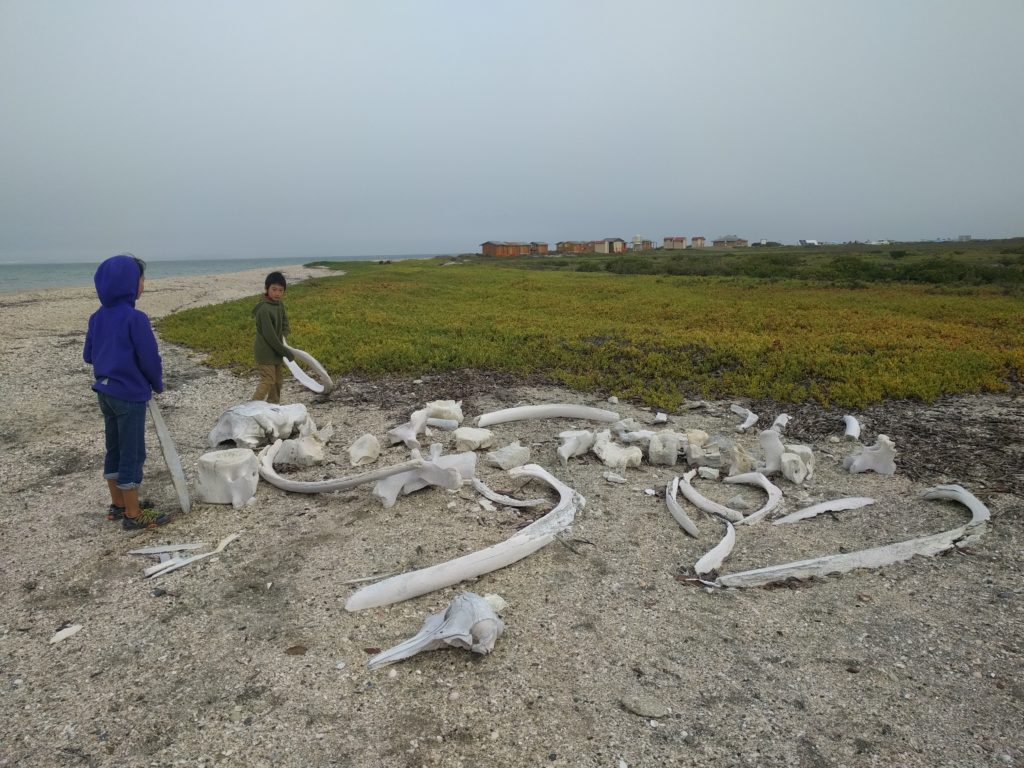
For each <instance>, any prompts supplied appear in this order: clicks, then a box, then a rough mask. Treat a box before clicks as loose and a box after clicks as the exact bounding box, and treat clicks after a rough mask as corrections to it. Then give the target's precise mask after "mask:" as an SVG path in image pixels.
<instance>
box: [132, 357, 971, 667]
mask: <svg viewBox="0 0 1024 768" xmlns="http://www.w3.org/2000/svg"><path fill="white" fill-rule="evenodd" d="M293 352H294V353H295V355H294V356H295V357H296V358H297V359H302V360H303V362H304V363H306V364H307V365H309V366H310V367H311V368H312V369H313V370H314V371H316V372H317V374H318V376H319V378H320V379H321V382H322V384H318V383H317V382H312V380H310V381H311V382H312V386H311V385H310V383H308V382H303V383H305V384H306V385H307V386H310V388H311V389H313V390H314V391H323V390H324V389H329V387H330V386H333V383H332V382H331V381H330V377H329V376H327V374H326V372H325V371H323V370H322V368H321V367H320V366H319V363H316V361H315V360H313V359H312V358H311V357H310V356H308V355H306V354H305V353H301V351H300V350H293ZM293 372H294V371H293ZM304 375H305V374H303V376H304ZM306 378H307V379H308V378H309V377H308V376H307V377H306ZM300 380H301V378H300ZM318 386H319V387H320V390H317V389H316V387H318ZM461 406H462V404H461V402H455V401H452V400H438V401H433V402H430V403H427V404H426V405H425V406H424V407H423V408H420V409H418V410H416V411H414V412H413V413H412V414H411V415H410V417H409V420H408V421H407V422H404V423H402V424H399V425H397V426H396V427H394V428H392V429H391V430H389V431H388V432H387V435H386V436H384V440H383V441H381V440H379V439H378V438H377V436H375V435H371V434H364V435H361V436H360V437H358V438H356V439H355V440H354V441H353V442H352V443H351V445H350V446H349V447H348V459H349V464H350V465H351V466H352V468H353V469H354V470H356V471H355V472H354V473H353V474H350V475H347V476H345V477H339V478H335V479H326V480H317V481H303V480H294V479H291V478H289V477H287V476H284V475H282V474H280V473H279V472H278V470H277V469H276V468H275V467H276V466H285V465H287V466H291V467H311V466H315V465H317V464H319V463H320V462H322V461H323V460H324V457H325V453H324V451H325V445H326V444H327V443H328V441H329V440H330V439H331V438H332V437H333V432H334V430H333V428H332V427H331V426H327V427H324V428H318V427H317V425H316V423H315V422H314V421H313V419H312V417H311V416H310V414H309V412H308V411H307V410H306V407H305V406H304V405H301V404H292V405H272V404H269V403H266V402H262V401H253V402H248V403H242V404H240V405H236V406H233V407H231V408H229V409H227V410H226V411H225V412H224V413H223V414H222V415H221V417H220V418H219V419H218V421H217V423H216V425H215V426H214V427H213V429H211V431H210V434H209V437H208V440H209V444H210V447H211V449H212V450H211V451H210V452H208V453H206V454H204V455H203V456H202V457H201V459H200V461H199V477H198V482H197V489H196V491H197V498H198V499H199V500H201V501H205V502H207V503H214V504H232V505H233V506H234V507H236V508H238V507H241V506H243V505H244V504H246V503H247V502H248V501H250V500H251V499H252V498H253V496H254V495H255V493H256V490H257V485H258V481H259V479H262V480H264V481H266V482H267V483H270V484H271V485H274V486H275V487H277V488H280V489H281V490H284V491H288V492H292V493H329V492H332V491H338V490H343V489H349V488H354V487H356V486H359V485H370V484H372V485H373V489H372V493H373V496H374V497H375V498H377V499H378V500H379V501H380V503H381V505H382V506H384V507H390V506H393V505H394V504H396V503H398V501H399V499H400V498H401V497H403V496H405V495H408V494H411V493H415V492H417V491H420V490H422V489H424V488H429V487H437V488H444V489H448V490H457V489H459V488H462V487H463V486H469V487H472V488H473V489H475V491H476V492H477V493H478V494H479V496H480V503H481V505H483V506H485V507H486V505H491V506H490V507H489V508H492V509H493V505H494V504H500V505H503V506H507V507H512V508H519V509H530V508H543V507H545V506H549V505H550V509H549V511H547V512H546V513H544V514H542V515H541V516H540V517H538V518H537V519H536V520H535V521H534V522H532V523H530V524H529V525H527V526H526V527H524V528H522V529H521V530H519V531H518V532H516V533H515V534H514V535H512V536H510V537H509V538H508V539H506V540H505V541H500V542H496V543H494V544H492V545H491V546H489V547H485V548H484V549H481V550H477V551H475V552H470V553H468V554H465V555H462V556H460V557H457V558H454V559H452V560H447V561H444V562H441V563H437V564H435V565H431V566H428V567H425V568H420V569H417V570H414V571H409V572H406V573H398V574H394V575H388V576H386V577H382V578H379V579H374V578H373V577H368V578H366V579H356V580H355V582H360V581H366V582H372V583H369V584H366V585H365V586H362V587H360V588H358V589H356V591H355V592H354V593H353V594H352V595H351V596H350V597H349V598H348V600H347V601H346V603H345V608H346V610H348V611H360V610H366V609H370V608H376V607H381V606H387V605H391V604H394V603H398V602H401V601H404V600H409V599H411V598H414V597H418V596H420V595H425V594H429V593H431V592H435V591H437V590H440V589H445V588H448V587H452V586H454V585H457V584H459V583H461V582H465V581H467V580H470V579H475V578H478V577H480V576H482V575H484V574H486V573H489V572H491V571H495V570H498V569H500V568H505V567H509V566H512V565H513V564H514V563H516V562H518V561H519V560H522V559H523V558H525V557H528V556H530V555H531V554H533V553H534V552H536V551H538V550H540V549H542V548H543V547H545V546H546V545H547V544H549V543H551V542H552V541H554V540H555V538H557V537H558V536H559V535H561V534H563V533H564V532H565V531H567V530H568V529H569V527H570V526H571V525H572V523H573V520H574V519H575V516H576V514H577V513H578V512H579V511H580V510H583V509H584V507H585V505H586V500H585V498H584V497H583V495H582V494H581V493H579V491H577V490H576V489H574V488H572V487H570V486H568V485H567V484H565V483H563V482H562V481H561V480H559V479H558V478H557V477H555V476H554V475H553V474H551V472H549V471H548V470H546V469H544V468H543V467H541V466H540V465H538V464H536V463H531V456H530V447H529V446H523V445H520V444H519V442H518V441H513V442H511V443H508V444H505V445H500V444H499V443H500V441H499V439H498V438H497V436H496V435H495V433H494V432H493V431H492V430H491V429H489V428H488V427H491V426H494V425H498V424H505V423H509V422H516V421H523V420H537V419H571V420H574V421H576V422H594V423H595V424H596V425H597V426H598V428H597V429H571V430H565V431H560V432H557V436H558V439H559V441H560V445H559V447H558V448H557V450H556V452H555V453H556V458H557V463H558V464H559V466H561V467H562V468H563V469H564V468H566V467H567V466H568V461H569V460H570V459H572V458H582V457H586V456H587V455H588V454H592V455H593V456H595V457H596V458H597V459H598V460H599V461H601V462H602V463H603V464H604V465H605V466H606V467H607V468H608V471H607V472H605V473H604V477H605V479H606V480H607V481H608V482H610V483H620V482H626V477H624V475H627V473H628V471H629V469H630V468H634V467H639V466H640V465H641V463H642V462H644V461H645V460H646V461H647V463H648V464H650V465H655V466H666V467H674V466H676V465H677V464H678V463H679V461H680V460H682V461H683V462H685V464H687V465H689V468H688V469H686V470H685V471H683V472H681V473H679V474H673V476H672V478H671V479H670V480H669V481H668V484H667V486H666V487H665V491H664V499H665V505H666V507H667V509H668V512H669V515H670V516H671V518H672V519H673V520H674V521H675V523H676V524H677V525H678V527H679V528H680V529H681V530H682V532H684V533H685V534H687V535H689V536H692V537H695V538H696V537H698V536H699V535H700V531H701V528H703V527H711V528H712V529H714V528H715V527H717V529H718V530H719V531H720V540H719V542H718V544H716V545H715V546H714V547H712V548H711V549H710V550H708V551H707V552H706V553H705V554H703V555H702V556H701V557H699V558H698V559H697V560H696V561H695V562H694V563H693V565H692V571H693V573H694V579H695V580H697V581H699V582H701V583H703V584H705V585H707V586H708V587H710V588H723V587H732V588H743V587H758V586H765V585H768V584H773V583H781V582H785V581H788V580H790V579H808V578H811V577H816V576H825V575H828V574H837V573H845V572H848V571H852V570H855V569H860V568H879V567H882V566H885V565H890V564H892V563H896V562H900V561H902V560H907V559H909V558H911V557H913V556H915V555H923V556H932V555H935V554H938V553H941V552H945V551H948V550H950V549H953V548H956V547H961V546H964V545H966V544H969V543H971V542H973V541H975V540H977V539H978V537H980V536H981V535H982V534H983V533H984V531H985V528H986V525H987V522H988V520H989V512H988V509H987V508H986V507H985V506H984V504H982V503H981V502H980V501H979V500H978V499H977V498H976V497H975V496H973V495H972V494H971V493H970V492H969V491H968V490H966V489H965V488H962V487H961V486H959V485H940V486H936V487H934V488H931V489H928V490H927V491H926V492H925V493H924V494H923V498H925V499H927V500H950V501H954V502H958V503H959V504H961V505H963V506H964V507H966V508H967V510H968V511H969V512H970V515H971V517H970V520H969V521H968V522H966V523H965V524H963V525H960V526H958V527H956V528H953V529H950V530H947V531H942V532H940V533H936V534H932V535H929V536H922V537H919V538H914V539H908V540H906V541H901V542H896V543H893V544H888V545H885V546H880V547H874V548H871V549H865V550H858V551H854V552H842V553H838V554H829V555H823V556H820V557H815V558H811V559H807V560H802V561H798V562H793V563H783V564H774V565H768V566H765V567H763V568H758V569H755V570H750V571H744V572H740V573H726V572H725V564H726V562H727V560H728V557H729V555H730V553H731V552H732V550H733V548H734V546H735V545H736V543H737V540H738V539H739V538H740V537H742V536H745V535H749V534H748V533H747V530H748V529H749V528H751V527H752V526H754V525H757V524H758V523H762V522H763V521H766V520H771V522H772V523H773V524H774V525H791V524H795V523H798V522H802V521H807V520H811V519H812V518H814V517H816V516H818V515H820V514H822V513H836V512H844V511H850V510H857V509H860V508H862V507H866V506H870V505H871V504H873V503H875V499H872V498H867V497H847V498H836V499H831V500H827V501H823V502H820V503H817V504H814V505H811V506H808V507H805V508H803V509H798V510H796V511H793V512H790V513H788V514H785V515H783V514H781V513H780V510H781V508H782V506H783V502H784V498H785V491H784V488H785V487H786V486H787V484H788V485H789V486H793V487H799V486H800V485H801V484H802V483H804V482H805V481H806V480H807V479H809V478H811V477H812V476H813V474H814V469H815V456H814V453H813V451H812V450H811V448H810V447H809V446H805V445H798V444H793V443H787V442H786V441H785V440H784V432H785V430H786V428H787V426H788V425H789V423H790V421H791V418H790V417H789V416H788V415H786V414H781V415H780V416H778V417H777V418H776V419H775V421H774V422H773V423H772V425H771V427H769V428H768V429H765V430H762V431H761V432H759V433H757V443H758V445H759V446H760V452H759V455H752V454H751V453H749V452H747V451H745V450H744V449H742V448H740V447H739V446H737V445H736V444H735V442H734V441H733V440H732V438H729V437H728V436H715V437H711V436H709V435H708V434H707V433H705V432H703V431H702V430H698V429H691V430H686V431H675V430H673V429H672V428H671V425H670V424H669V419H668V417H667V416H666V415H665V414H663V413H658V414H656V415H655V417H654V419H653V420H652V423H651V425H650V426H651V427H654V429H650V428H648V427H646V426H645V425H641V424H639V423H637V422H635V421H633V420H631V419H621V418H620V416H619V414H618V413H616V412H614V411H609V410H605V409H602V408H594V407H589V406H582V405H573V404H547V405H528V406H519V407H515V408H507V409H503V410H499V411H493V412H490V413H484V414H481V415H480V416H479V417H477V418H476V419H475V420H473V423H472V425H470V424H466V425H463V422H464V421H465V417H464V415H463V413H462V407H461ZM730 410H731V412H732V413H734V414H735V415H736V416H738V417H739V418H740V419H741V421H740V423H739V424H737V425H736V432H739V433H745V432H748V431H750V430H753V429H754V427H755V425H756V424H757V422H758V421H759V419H760V417H759V416H758V415H757V414H755V413H753V412H751V411H750V410H748V409H746V408H744V407H742V406H740V405H738V404H734V405H732V406H731V408H730ZM840 427H841V428H842V435H843V439H844V440H845V441H848V442H853V443H855V444H856V445H855V446H854V450H855V452H854V453H853V454H852V455H850V456H848V457H846V458H845V459H844V460H842V462H841V466H842V468H843V469H844V470H846V471H848V472H850V473H860V472H875V473H878V474H880V475H892V474H894V473H895V472H896V447H895V445H894V443H893V441H892V440H891V439H890V438H889V437H888V436H886V435H884V434H879V435H878V436H877V438H876V441H875V443H873V444H871V445H862V444H861V443H860V435H861V425H860V423H859V422H858V420H857V419H856V418H855V417H853V416H849V415H848V416H845V417H844V419H843V424H842V425H837V432H838V431H839V430H840ZM431 429H435V430H443V431H448V432H451V433H452V437H453V439H454V443H455V448H456V452H455V453H450V454H445V453H444V451H443V448H442V446H441V444H439V443H430V444H429V445H427V446H424V445H423V442H422V441H424V440H426V439H427V438H429V437H430V436H431V435H432V434H433V433H431V431H430V430H431ZM751 434H753V433H751ZM382 442H384V443H386V444H387V445H390V446H399V445H401V446H402V447H403V448H404V449H405V450H407V451H408V457H407V459H406V460H405V461H403V462H400V463H398V464H393V465H390V466H386V467H378V468H373V465H374V464H376V463H377V462H378V460H379V459H380V457H381V453H382V449H381V444H382ZM255 451H259V453H258V454H257V453H255ZM478 457H479V460H482V461H483V462H485V463H486V464H487V465H488V466H493V467H496V468H499V469H501V470H503V471H505V472H506V473H507V476H508V478H509V481H510V484H511V485H514V486H515V487H518V488H520V489H522V488H523V487H524V486H525V485H527V484H530V485H531V486H535V485H536V484H537V483H539V484H541V485H543V486H546V487H547V490H548V491H549V492H553V493H554V494H555V495H556V496H557V501H554V502H552V501H551V500H549V498H548V497H547V496H538V495H537V494H536V492H534V493H533V494H532V497H531V494H529V493H528V492H527V491H522V494H523V495H524V496H525V498H516V497H514V496H511V495H508V494H503V493H499V492H496V491H494V490H492V489H491V488H490V487H489V486H488V485H486V484H485V483H484V482H483V481H482V480H481V479H480V478H478V477H477V476H476V468H477V463H478ZM723 472H724V473H725V477H724V478H721V479H720V475H721V474H722V473H723ZM773 478H774V479H773ZM698 481H699V482H701V483H704V482H720V483H723V484H732V485H747V486H753V487H756V488H759V489H761V490H762V491H763V492H764V502H763V504H761V506H760V507H757V508H756V509H750V508H749V506H752V505H743V504H741V503H740V502H741V501H742V499H740V498H739V497H735V498H734V499H733V500H732V501H730V502H728V503H726V504H721V503H719V502H717V501H713V500H712V499H710V498H708V497H707V496H705V495H704V494H703V493H701V491H700V490H699V488H698V486H697V483H698ZM648 493H649V494H652V495H656V492H655V491H653V490H650V491H648ZM730 505H731V506H730ZM744 506H745V507H747V508H742V507H744ZM697 513H699V514H697ZM772 518H774V519H772ZM804 524H805V525H806V524H813V523H804ZM230 540H233V537H229V540H225V541H222V542H221V543H220V545H219V546H218V547H217V549H216V550H214V551H213V552H208V553H201V554H187V555H186V554H177V555H175V556H174V557H169V556H168V555H167V554H166V553H162V554H161V557H162V558H164V559H162V561H161V563H159V564H158V565H156V566H152V567H151V568H150V569H147V572H146V575H147V576H152V575H155V574H163V573H168V572H170V571H172V570H174V569H175V568H178V567H182V566H184V565H186V564H188V563H190V562H195V561H197V560H200V559H202V558H204V557H206V556H208V555H211V554H214V553H215V552H220V551H221V550H222V549H223V548H224V547H225V546H227V544H229V543H230ZM184 548H185V545H182V547H181V549H184ZM140 554H141V552H140ZM355 582H350V583H355ZM503 607H504V601H503V600H501V598H499V597H498V596H496V595H491V596H488V597H487V598H486V599H485V598H481V597H480V596H479V595H476V594H474V593H471V592H464V593H459V594H458V595H457V596H456V597H455V598H454V599H453V601H452V602H451V604H450V605H449V606H448V607H447V608H446V609H445V610H443V611H441V612H439V613H435V614H433V615H431V616H429V617H428V618H427V619H426V622H425V623H424V625H423V627H422V629H421V630H420V631H419V632H418V633H417V634H416V635H414V636H413V637H412V638H410V639H409V640H407V641H406V642H404V643H401V644H399V645H397V646H395V647H394V648H391V649H389V650H387V651H384V652H382V653H380V654H378V655H377V656H375V657H374V658H373V659H371V660H370V662H369V665H370V666H371V668H376V667H380V666H384V665H387V664H392V663H395V662H397V661H401V660H402V659H405V658H408V657H410V656H412V655H414V654H416V653H419V652H421V651H425V650H431V649H435V648H442V647H457V648H464V649H467V650H471V651H473V652H476V653H481V654H486V653H490V652H491V651H492V650H493V649H494V647H495V643H496V641H497V640H498V638H499V637H500V636H501V634H502V632H503V630H504V624H503V623H502V620H501V619H500V618H499V617H498V615H497V613H498V612H499V611H500V610H501V609H502V608H503Z"/></svg>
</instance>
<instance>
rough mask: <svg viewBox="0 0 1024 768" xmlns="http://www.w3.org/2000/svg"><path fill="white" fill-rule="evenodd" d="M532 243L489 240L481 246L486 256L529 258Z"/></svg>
mask: <svg viewBox="0 0 1024 768" xmlns="http://www.w3.org/2000/svg"><path fill="white" fill-rule="evenodd" d="M530 245H531V244H530V243H520V242H511V241H504V240H488V241H487V242H486V243H481V244H480V249H481V252H482V253H483V255H484V256H529V255H530Z"/></svg>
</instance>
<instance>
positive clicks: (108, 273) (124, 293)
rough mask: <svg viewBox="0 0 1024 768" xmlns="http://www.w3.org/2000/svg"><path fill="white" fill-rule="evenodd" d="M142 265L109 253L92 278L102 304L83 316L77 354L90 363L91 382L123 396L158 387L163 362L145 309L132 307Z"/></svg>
mask: <svg viewBox="0 0 1024 768" xmlns="http://www.w3.org/2000/svg"><path fill="white" fill-rule="evenodd" d="M141 276H142V270H141V269H140V268H139V265H138V264H137V263H136V262H135V259H134V258H132V257H131V256H112V257H111V258H109V259H107V260H106V261H104V262H103V263H102V264H100V265H99V267H98V268H97V269H96V275H95V277H94V278H93V282H94V283H95V284H96V295H97V296H98V297H99V299H100V304H102V305H103V306H102V307H100V308H99V309H97V310H96V311H95V312H93V313H92V316H91V317H90V318H89V330H88V332H87V333H86V334H85V349H84V350H83V352H82V357H83V358H85V362H87V363H91V364H92V370H93V374H94V375H95V377H96V381H95V382H94V383H93V385H92V388H93V389H94V390H96V391H97V392H103V393H105V394H108V395H110V396H111V397H116V398H117V399H118V400H127V401H129V402H135V403H138V402H146V401H147V400H149V399H150V398H151V397H152V393H153V392H163V391H164V379H163V363H162V361H161V360H160V351H159V350H158V349H157V345H156V336H155V335H154V334H153V327H152V326H151V325H150V323H149V317H148V316H147V315H146V313H145V312H142V311H141V310H138V309H136V308H135V299H136V298H137V297H138V293H139V278H140V277H141Z"/></svg>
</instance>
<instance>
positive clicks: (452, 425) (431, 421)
mask: <svg viewBox="0 0 1024 768" xmlns="http://www.w3.org/2000/svg"><path fill="white" fill-rule="evenodd" d="M427 426H428V427H436V428H437V429H443V430H444V431H445V432H454V431H455V430H456V429H458V428H459V422H457V421H456V420H455V419H435V418H434V417H433V416H428V417H427Z"/></svg>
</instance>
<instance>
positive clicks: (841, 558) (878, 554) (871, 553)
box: [709, 485, 990, 587]
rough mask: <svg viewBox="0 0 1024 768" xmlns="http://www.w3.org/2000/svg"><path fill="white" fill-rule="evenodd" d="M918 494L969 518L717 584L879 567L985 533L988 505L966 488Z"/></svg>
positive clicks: (941, 488)
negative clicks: (951, 504) (952, 505)
mask: <svg viewBox="0 0 1024 768" xmlns="http://www.w3.org/2000/svg"><path fill="white" fill-rule="evenodd" d="M921 497H922V498H924V499H951V500H953V501H958V502H960V503H961V504H963V505H964V506H966V507H967V508H968V509H969V510H970V511H971V520H970V522H968V523H967V524H966V525H961V526H959V527H957V528H952V529H950V530H948V531H943V532H942V533H936V534H932V535H931V536H922V537H920V538H917V539H909V540H907V541H900V542H897V543H895V544H887V545H885V546H882V547H874V548H872V549H861V550H857V551H856V552H847V553H844V554H840V555H827V556H825V557H816V558H813V559H811V560H799V561H797V562H793V563H785V564H782V565H771V566H768V567H767V568H758V569H756V570H752V571H743V572H742V573H733V574H728V575H725V576H719V577H718V582H717V583H718V585H719V586H722V587H762V586H764V585H765V584H773V583H777V582H782V581H786V580H788V579H809V578H812V577H814V576H827V575H828V574H831V573H846V572H848V571H853V570H856V569H858V568H881V567H883V566H886V565H892V564H893V563H898V562H901V561H903V560H909V559H910V558H912V557H914V556H915V555H923V556H925V557H931V556H933V555H937V554H939V553H940V552H945V551H947V550H949V549H953V548H954V547H960V546H963V545H965V544H967V543H969V542H972V541H975V540H976V539H978V538H979V537H980V536H981V535H982V534H983V533H984V532H985V528H986V526H987V524H988V520H989V517H990V515H989V511H988V508H987V507H986V506H985V505H984V504H982V503H981V501H979V500H978V499H977V498H976V497H975V496H974V495H973V494H972V493H971V492H970V491H967V490H965V489H964V488H962V487H961V486H959V485H938V486H935V487H934V488H929V489H928V490H926V491H925V492H924V493H923V494H921ZM709 554H710V553H709Z"/></svg>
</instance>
